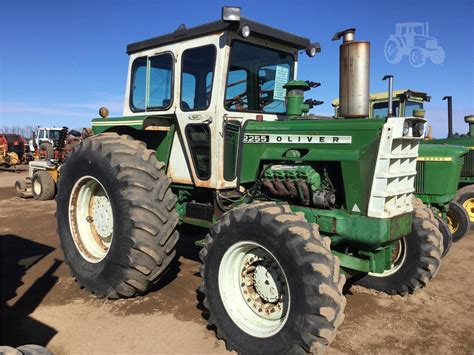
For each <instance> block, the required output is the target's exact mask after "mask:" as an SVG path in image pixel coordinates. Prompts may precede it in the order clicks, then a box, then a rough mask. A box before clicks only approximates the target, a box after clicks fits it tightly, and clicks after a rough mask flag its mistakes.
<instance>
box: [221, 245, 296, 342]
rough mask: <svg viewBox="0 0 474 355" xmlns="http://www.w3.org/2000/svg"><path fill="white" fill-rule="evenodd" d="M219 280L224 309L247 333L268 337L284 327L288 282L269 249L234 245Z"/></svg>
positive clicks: (286, 312)
mask: <svg viewBox="0 0 474 355" xmlns="http://www.w3.org/2000/svg"><path fill="white" fill-rule="evenodd" d="M218 277H219V293H220V296H221V299H222V302H223V304H224V307H225V309H226V311H227V313H228V315H229V316H230V318H231V319H232V320H233V321H234V323H235V324H236V325H237V326H238V327H239V328H240V329H242V330H243V331H244V332H246V333H247V334H250V335H252V336H254V337H258V338H267V337H270V336H272V335H274V334H276V333H278V332H279V331H280V329H281V328H282V327H283V326H284V325H285V323H286V320H287V319H288V315H289V308H290V291H289V288H288V280H287V277H286V275H285V272H284V270H283V268H282V267H281V265H280V263H279V262H278V260H277V259H276V258H275V256H274V255H273V254H272V253H270V252H269V251H268V250H267V249H266V248H264V247H262V246H261V245H259V244H257V243H255V242H250V241H242V242H239V243H236V244H234V245H233V246H232V247H231V248H229V249H228V250H227V251H226V252H225V254H224V256H223V257H222V260H221V263H220V266H219V276H218Z"/></svg>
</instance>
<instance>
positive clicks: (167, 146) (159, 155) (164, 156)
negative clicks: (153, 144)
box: [156, 124, 175, 170]
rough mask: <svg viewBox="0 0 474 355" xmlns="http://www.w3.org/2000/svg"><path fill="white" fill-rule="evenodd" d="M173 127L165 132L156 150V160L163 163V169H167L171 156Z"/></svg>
mask: <svg viewBox="0 0 474 355" xmlns="http://www.w3.org/2000/svg"><path fill="white" fill-rule="evenodd" d="M174 131H175V126H174V124H172V125H171V126H170V129H169V131H168V132H166V135H165V137H164V138H163V140H162V141H161V143H160V145H159V146H158V148H157V149H156V159H158V161H161V162H163V163H165V165H166V167H165V169H166V170H167V169H168V163H169V159H170V155H171V147H172V146H173V138H174Z"/></svg>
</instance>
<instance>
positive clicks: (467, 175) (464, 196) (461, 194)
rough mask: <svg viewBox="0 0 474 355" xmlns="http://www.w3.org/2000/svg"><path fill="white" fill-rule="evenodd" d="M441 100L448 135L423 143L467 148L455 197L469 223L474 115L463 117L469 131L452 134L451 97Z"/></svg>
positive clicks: (473, 197) (473, 202)
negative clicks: (446, 107)
mask: <svg viewBox="0 0 474 355" xmlns="http://www.w3.org/2000/svg"><path fill="white" fill-rule="evenodd" d="M443 100H447V103H448V137H447V138H444V139H432V140H429V141H426V142H425V143H429V144H450V145H458V146H463V147H465V148H466V149H468V150H469V153H468V154H467V155H465V156H464V164H463V167H462V170H461V178H460V180H459V186H458V189H459V190H458V191H457V194H456V198H455V199H456V201H457V202H458V203H460V204H461V205H462V206H463V207H464V209H465V210H466V211H467V213H468V214H469V219H470V221H471V223H474V185H473V184H474V115H469V116H466V117H464V121H465V122H466V123H467V124H468V125H469V131H468V132H467V133H466V134H457V133H456V134H453V104H452V100H453V98H452V97H451V96H445V97H444V98H443Z"/></svg>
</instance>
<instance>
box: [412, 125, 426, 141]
mask: <svg viewBox="0 0 474 355" xmlns="http://www.w3.org/2000/svg"><path fill="white" fill-rule="evenodd" d="M424 132H425V123H424V122H418V123H415V125H414V126H413V135H414V136H415V137H421V136H422V135H423V133H424Z"/></svg>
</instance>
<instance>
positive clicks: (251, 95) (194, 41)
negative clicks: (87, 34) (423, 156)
mask: <svg viewBox="0 0 474 355" xmlns="http://www.w3.org/2000/svg"><path fill="white" fill-rule="evenodd" d="M354 32H355V30H354V29H350V30H347V31H344V32H341V33H337V34H336V35H335V37H334V39H340V38H343V44H342V45H341V47H340V55H341V65H340V69H341V70H340V88H341V93H340V97H341V99H342V102H343V105H342V106H341V113H342V116H341V119H338V120H327V119H315V118H314V117H312V116H310V115H307V111H308V110H309V108H310V107H311V106H312V105H314V104H316V103H317V102H315V101H314V100H307V101H304V95H303V94H304V91H307V90H309V89H310V88H311V87H316V86H317V84H315V83H311V82H304V81H297V80H295V79H296V74H297V73H296V67H297V65H296V64H297V60H298V52H299V51H301V50H305V51H306V53H307V54H308V55H309V56H314V55H315V54H316V53H317V52H318V51H319V50H320V49H319V45H317V44H312V43H311V42H310V41H309V40H308V39H307V38H304V37H300V36H297V35H294V34H290V33H287V32H284V31H281V30H278V29H275V28H272V27H268V26H266V25H263V24H261V23H257V22H254V21H251V20H248V19H244V18H240V9H239V8H224V9H223V13H222V18H221V20H219V21H216V22H212V23H208V24H204V25H201V26H198V27H195V28H189V29H188V28H186V27H185V26H184V25H181V26H180V27H179V28H178V29H177V30H176V31H175V32H174V33H170V34H167V35H163V36H159V37H155V38H152V39H149V40H145V41H141V42H137V43H134V44H131V45H129V46H128V48H127V52H128V54H129V55H130V65H129V75H128V81H127V86H126V87H127V89H126V93H125V104H124V115H123V117H115V118H108V117H106V115H105V114H104V115H103V117H102V118H97V119H94V120H93V122H92V126H93V130H94V133H95V135H94V136H92V137H90V138H88V139H85V140H84V141H82V142H81V143H80V144H79V145H78V146H76V147H75V150H74V152H73V153H72V155H71V156H70V157H69V158H68V160H67V161H66V163H65V165H64V166H63V168H62V171H61V179H60V180H59V186H58V196H57V204H58V206H57V220H58V228H59V235H60V239H61V245H62V248H63V250H64V255H65V261H66V263H67V264H68V265H69V267H70V269H71V271H72V274H73V275H74V276H75V277H76V278H77V280H78V282H79V283H80V284H81V285H83V286H84V287H86V288H87V289H88V290H90V291H91V292H93V293H95V294H96V295H97V296H98V297H108V298H119V297H133V296H136V295H138V294H141V293H144V292H146V291H147V290H149V289H150V287H151V286H152V285H153V284H155V283H156V282H157V281H158V280H159V279H160V277H161V276H162V275H163V274H164V272H165V271H166V270H167V269H168V266H169V265H170V263H171V262H172V259H173V258H174V256H175V254H176V248H175V247H176V243H177V241H178V237H179V233H178V231H177V229H176V227H177V225H178V224H179V223H183V224H191V225H195V226H199V227H204V228H207V229H208V234H207V236H206V238H205V239H204V240H203V241H202V242H201V244H202V245H204V247H203V248H202V250H201V252H200V257H201V260H202V266H201V270H200V272H201V275H202V277H203V283H202V286H201V288H200V291H201V292H202V293H203V296H204V300H203V305H204V307H205V308H206V309H207V310H208V312H209V317H208V321H209V323H210V324H211V325H213V326H214V327H215V328H217V335H218V336H219V337H220V338H223V339H224V340H225V341H226V345H227V348H228V349H230V350H237V351H238V352H243V353H262V352H266V353H272V354H274V353H285V354H286V353H289V352H314V353H321V352H323V351H324V349H325V348H326V347H327V346H328V345H329V344H330V343H331V341H332V340H333V339H334V336H335V333H336V329H337V328H338V326H339V325H340V324H341V323H342V321H343V319H344V315H343V311H344V307H345V297H344V295H343V293H342V287H343V285H344V283H345V277H346V276H356V278H354V279H355V280H357V282H358V283H359V284H362V285H365V286H367V287H371V288H373V289H377V290H380V291H384V292H387V293H390V294H400V295H406V294H408V293H412V292H414V291H416V290H417V289H419V288H421V287H424V286H425V285H426V284H427V283H428V282H429V280H430V279H431V278H432V277H433V276H434V275H435V274H436V272H437V271H438V269H439V266H440V255H441V253H442V252H443V250H444V247H443V244H442V235H441V233H440V232H439V230H438V228H437V225H436V224H437V223H436V219H435V218H434V216H433V214H432V212H431V210H429V209H428V208H426V207H425V206H424V205H423V204H422V203H421V201H419V200H413V192H414V184H415V173H416V158H417V156H418V146H419V141H420V139H421V135H422V133H423V130H424V125H425V121H424V120H422V119H417V118H414V117H408V118H404V117H391V118H388V119H387V118H383V119H373V120H367V119H366V118H367V117H368V93H369V86H368V83H369V48H370V44H369V43H368V42H358V41H355V40H354ZM349 62H350V63H351V66H348V65H346V64H345V63H349ZM287 103H288V104H287Z"/></svg>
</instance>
